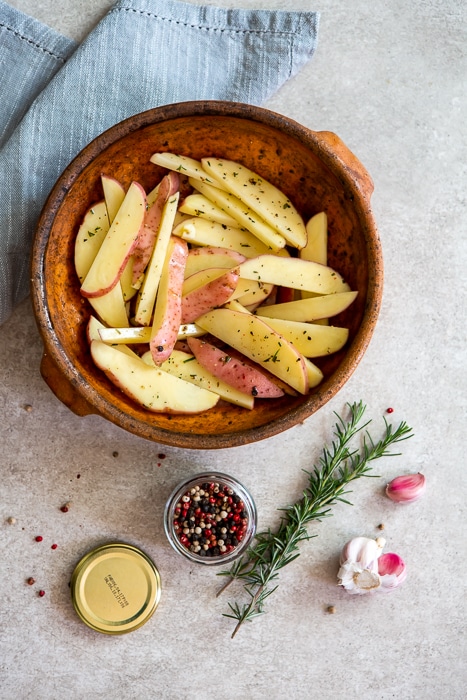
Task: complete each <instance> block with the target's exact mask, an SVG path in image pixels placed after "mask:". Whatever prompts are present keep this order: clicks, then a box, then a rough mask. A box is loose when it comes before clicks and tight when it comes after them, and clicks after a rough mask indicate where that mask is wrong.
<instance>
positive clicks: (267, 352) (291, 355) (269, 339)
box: [196, 309, 309, 394]
mask: <svg viewBox="0 0 467 700" xmlns="http://www.w3.org/2000/svg"><path fill="white" fill-rule="evenodd" d="M196 323H197V325H199V326H201V328H204V329H205V330H206V331H207V332H208V333H211V334H212V335H213V336H215V337H216V338H219V339H220V340H222V341H223V342H224V343H226V344H227V345H230V346H232V347H233V348H234V349H235V350H238V351H239V352H241V353H242V354H243V355H245V356H246V357H247V358H249V359H250V360H253V362H256V363H257V364H258V365H260V367H263V368H264V369H265V370H267V371H269V372H270V373H271V374H273V375H274V376H276V377H279V379H282V380H283V381H284V382H286V383H287V384H289V385H290V386H291V387H292V388H294V389H296V390H297V391H298V392H299V393H300V394H307V393H308V389H309V383H308V373H307V369H306V366H305V361H304V358H303V356H302V355H301V354H300V353H299V352H298V351H297V350H296V349H295V348H294V346H293V345H292V344H291V343H289V342H288V341H287V340H286V339H285V338H283V336H281V335H280V334H279V333H276V331H274V330H273V329H272V328H271V326H268V324H267V323H265V322H264V321H263V320H262V319H260V318H258V317H257V316H255V315H254V314H250V313H243V312H241V311H232V310H230V309H214V310H213V311H210V312H208V313H206V314H203V316H200V317H199V318H197V319H196Z"/></svg>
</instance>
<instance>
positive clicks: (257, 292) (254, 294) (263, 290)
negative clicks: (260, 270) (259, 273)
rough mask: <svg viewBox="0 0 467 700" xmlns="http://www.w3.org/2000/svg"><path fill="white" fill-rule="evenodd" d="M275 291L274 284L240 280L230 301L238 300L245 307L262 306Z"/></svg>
mask: <svg viewBox="0 0 467 700" xmlns="http://www.w3.org/2000/svg"><path fill="white" fill-rule="evenodd" d="M273 289H274V285H273V284H266V283H264V282H255V281H254V280H242V279H239V280H238V283H237V287H236V289H235V291H234V292H233V294H232V296H231V297H230V298H229V301H235V300H236V299H237V300H238V301H239V302H240V303H241V304H243V306H249V305H251V304H261V303H262V302H263V301H264V300H265V299H267V298H268V296H269V295H270V294H271V293H272V291H273Z"/></svg>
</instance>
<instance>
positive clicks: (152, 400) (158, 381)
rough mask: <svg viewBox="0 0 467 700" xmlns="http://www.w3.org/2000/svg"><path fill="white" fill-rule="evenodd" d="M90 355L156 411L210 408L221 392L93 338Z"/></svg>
mask: <svg viewBox="0 0 467 700" xmlns="http://www.w3.org/2000/svg"><path fill="white" fill-rule="evenodd" d="M91 356H92V359H93V360H94V362H95V364H96V365H97V367H99V368H100V369H101V370H102V371H103V372H105V374H106V375H107V377H108V378H109V379H110V380H111V382H112V383H113V384H115V385H116V386H118V387H119V389H121V390H122V391H123V393H125V394H126V395H127V396H129V397H130V398H131V399H133V400H134V401H136V403H138V404H140V405H141V406H144V408H147V409H148V410H149V411H154V412H155V413H159V412H164V413H199V412H200V411H207V410H209V409H210V408H212V407H213V406H215V405H216V403H217V402H218V401H219V396H218V395H217V394H214V393H213V392H211V391H208V390H206V389H202V388H200V387H197V386H195V385H194V384H190V383H189V382H185V381H184V380H183V379H179V377H175V376H173V375H171V374H167V372H163V371H162V370H161V369H159V368H158V367H150V366H149V365H147V364H146V363H145V362H143V360H142V359H141V358H140V357H138V356H137V355H135V354H134V353H132V354H131V355H127V354H126V353H123V352H122V351H121V349H118V348H114V347H112V346H111V345H106V344H105V343H103V342H102V341H99V340H93V341H92V342H91Z"/></svg>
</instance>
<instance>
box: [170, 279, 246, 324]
mask: <svg viewBox="0 0 467 700" xmlns="http://www.w3.org/2000/svg"><path fill="white" fill-rule="evenodd" d="M237 283H238V268H236V269H235V270H228V271H227V272H224V274H223V275H221V276H220V277H216V278H215V279H213V280H211V281H210V282H208V283H207V284H205V285H203V286H202V287H197V288H196V289H193V291H191V292H189V293H188V294H185V295H184V296H183V297H182V323H193V322H194V321H196V319H197V318H198V316H201V315H202V314H204V313H206V312H207V311H210V310H211V309H215V308H216V307H218V306H222V304H225V302H226V301H227V300H228V299H229V298H230V297H231V296H232V293H233V292H234V291H235V287H236V286H237Z"/></svg>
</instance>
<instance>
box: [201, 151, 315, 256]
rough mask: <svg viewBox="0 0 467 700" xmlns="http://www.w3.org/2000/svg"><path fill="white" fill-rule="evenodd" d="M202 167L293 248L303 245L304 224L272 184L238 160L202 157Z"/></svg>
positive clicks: (292, 206)
mask: <svg viewBox="0 0 467 700" xmlns="http://www.w3.org/2000/svg"><path fill="white" fill-rule="evenodd" d="M201 164H202V166H203V169H204V170H205V171H206V172H207V173H208V174H209V175H211V176H212V177H213V178H214V180H215V181H216V182H218V183H220V184H222V185H224V187H225V188H226V189H227V190H228V191H229V192H232V193H233V194H234V195H235V196H236V197H238V198H239V199H241V201H242V202H245V204H247V205H248V206H249V207H250V208H251V209H253V211H255V212H256V213H257V214H259V215H260V216H261V218H262V219H264V221H266V222H267V223H268V224H269V225H270V226H272V228H273V229H274V230H276V231H277V232H278V233H279V234H281V236H283V237H284V238H285V239H286V241H287V242H288V243H290V244H291V245H293V246H294V247H295V248H303V246H304V245H306V230H305V224H304V221H303V219H302V217H301V216H300V214H299V213H298V211H297V209H296V208H295V207H294V205H293V204H292V202H291V201H290V199H289V198H288V197H287V196H286V195H285V194H284V193H283V192H281V190H279V189H278V188H277V187H275V185H273V184H272V183H270V182H268V181H267V180H265V179H264V178H262V177H261V176H260V175H258V174H257V173H255V172H253V171H252V170H250V169H249V168H246V167H245V166H244V165H241V164H240V163H235V162H234V161H231V160H225V159H223V158H202V159H201Z"/></svg>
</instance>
